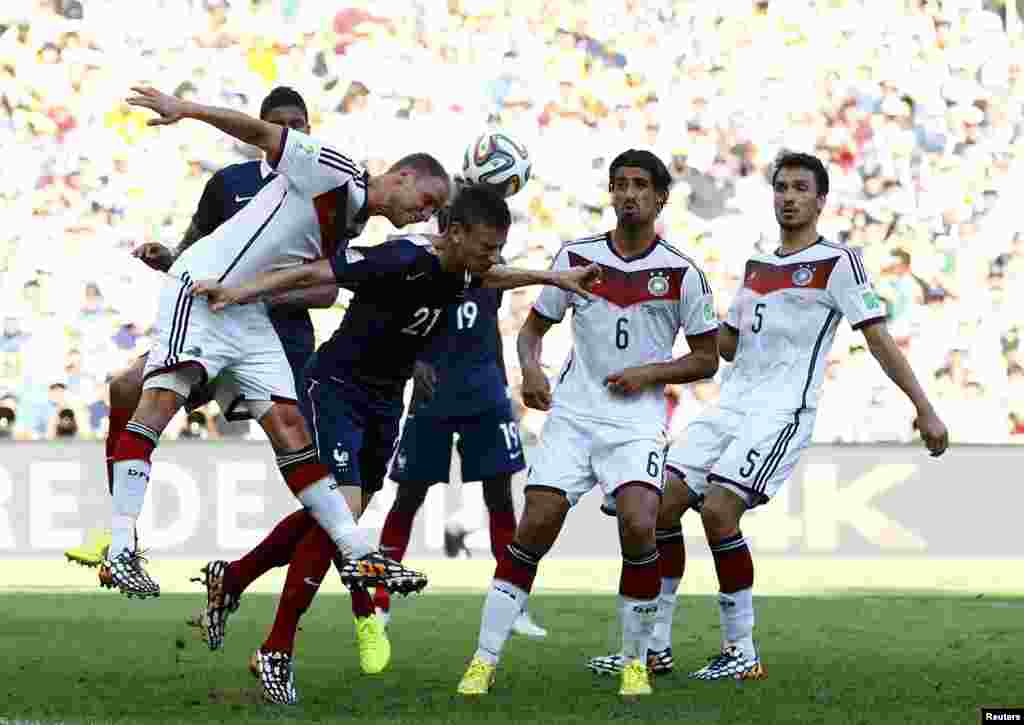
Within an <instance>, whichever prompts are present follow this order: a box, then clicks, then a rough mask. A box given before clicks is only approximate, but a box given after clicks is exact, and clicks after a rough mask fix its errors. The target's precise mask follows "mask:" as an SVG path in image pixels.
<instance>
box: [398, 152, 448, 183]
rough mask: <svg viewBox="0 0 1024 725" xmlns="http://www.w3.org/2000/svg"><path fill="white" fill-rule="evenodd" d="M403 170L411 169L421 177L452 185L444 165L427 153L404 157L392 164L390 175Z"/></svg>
mask: <svg viewBox="0 0 1024 725" xmlns="http://www.w3.org/2000/svg"><path fill="white" fill-rule="evenodd" d="M402 169H410V170H412V171H415V172H416V173H417V174H418V175H420V176H433V177H434V178H437V179H442V180H444V181H445V182H446V183H448V184H449V185H450V184H451V178H450V177H449V176H448V172H447V171H445V170H444V165H443V164H442V163H441V162H440V161H438V160H437V159H435V158H434V157H433V156H431V155H430V154H427V153H415V154H409V155H408V156H403V157H402V158H400V159H399V160H398V161H396V162H395V163H393V164H391V168H390V169H388V173H389V174H390V173H392V172H395V171H401V170H402Z"/></svg>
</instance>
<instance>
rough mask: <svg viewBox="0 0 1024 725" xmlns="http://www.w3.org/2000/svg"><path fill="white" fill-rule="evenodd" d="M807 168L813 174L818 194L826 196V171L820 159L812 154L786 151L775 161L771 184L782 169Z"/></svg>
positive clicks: (773, 183) (773, 184)
mask: <svg viewBox="0 0 1024 725" xmlns="http://www.w3.org/2000/svg"><path fill="white" fill-rule="evenodd" d="M794 168H797V169H807V170H808V171H810V172H811V173H812V174H814V187H815V190H816V191H817V192H818V196H828V171H826V169H825V164H823V163H821V159H819V158H818V157H817V156H814V155H812V154H805V153H797V152H787V153H784V154H783V155H782V156H781V157H780V158H779V160H778V161H776V162H775V170H774V171H772V186H773V187H774V186H775V179H776V177H778V175H779V172H780V171H782V169H794Z"/></svg>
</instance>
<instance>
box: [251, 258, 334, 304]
mask: <svg viewBox="0 0 1024 725" xmlns="http://www.w3.org/2000/svg"><path fill="white" fill-rule="evenodd" d="M326 284H334V285H335V286H337V283H336V282H335V278H334V270H333V269H332V268H331V264H330V262H328V261H327V260H326V259H319V260H317V261H316V262H310V263H308V264H300V265H298V266H295V267H289V268H288V269H279V270H277V271H276V272H268V273H266V274H261V275H260V276H258V277H255V278H253V279H251V280H249V281H248V282H246V283H244V284H241V285H238V287H236V288H235V295H234V296H235V303H236V304H243V305H244V304H248V303H250V302H256V301H257V300H261V299H266V298H267V297H270V296H272V295H274V294H277V293H279V292H287V291H289V290H299V289H308V288H310V287H319V286H321V285H326Z"/></svg>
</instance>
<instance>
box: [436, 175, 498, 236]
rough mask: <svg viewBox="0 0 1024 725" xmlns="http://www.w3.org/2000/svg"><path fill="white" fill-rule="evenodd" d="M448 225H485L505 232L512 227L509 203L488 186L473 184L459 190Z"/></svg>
mask: <svg viewBox="0 0 1024 725" xmlns="http://www.w3.org/2000/svg"><path fill="white" fill-rule="evenodd" d="M448 224H449V225H450V224H464V225H466V226H472V225H474V224H483V225H484V226H488V227H493V228H494V229H500V230H505V229H508V228H509V227H510V226H512V212H511V211H509V208H508V202H506V201H505V197H503V196H502V195H501V194H499V193H498V192H497V191H495V190H494V189H492V188H491V187H490V186H488V185H486V184H471V185H469V186H464V187H462V188H461V189H460V190H459V195H458V196H457V197H455V201H454V202H452V205H451V209H450V211H449V212H448Z"/></svg>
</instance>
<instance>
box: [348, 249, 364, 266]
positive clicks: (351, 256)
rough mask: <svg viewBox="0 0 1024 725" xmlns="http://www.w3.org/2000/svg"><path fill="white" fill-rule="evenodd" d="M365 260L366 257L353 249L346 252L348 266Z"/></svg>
mask: <svg viewBox="0 0 1024 725" xmlns="http://www.w3.org/2000/svg"><path fill="white" fill-rule="evenodd" d="M364 259H366V255H364V254H363V253H362V252H359V251H356V250H355V249H351V248H349V249H346V250H345V262H347V263H348V264H355V263H356V262H362V261H363V260H364Z"/></svg>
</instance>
